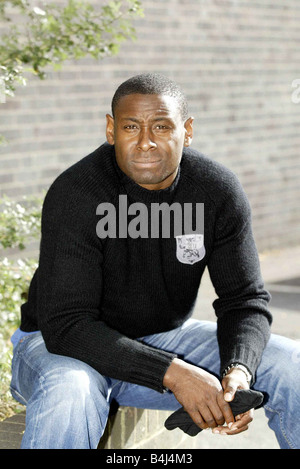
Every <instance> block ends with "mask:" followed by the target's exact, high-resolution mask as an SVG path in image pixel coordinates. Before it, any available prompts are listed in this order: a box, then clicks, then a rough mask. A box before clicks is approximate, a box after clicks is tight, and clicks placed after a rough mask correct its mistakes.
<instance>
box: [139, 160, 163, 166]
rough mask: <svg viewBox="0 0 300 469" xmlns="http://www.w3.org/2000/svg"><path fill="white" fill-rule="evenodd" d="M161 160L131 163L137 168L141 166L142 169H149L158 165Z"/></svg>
mask: <svg viewBox="0 0 300 469" xmlns="http://www.w3.org/2000/svg"><path fill="white" fill-rule="evenodd" d="M160 162H161V160H155V161H147V160H145V161H132V163H134V164H135V165H137V166H142V167H147V166H149V167H151V166H155V165H156V164H158V163H160Z"/></svg>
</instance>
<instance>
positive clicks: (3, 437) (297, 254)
mask: <svg viewBox="0 0 300 469" xmlns="http://www.w3.org/2000/svg"><path fill="white" fill-rule="evenodd" d="M260 257H261V269H262V273H263V277H264V280H265V283H266V287H267V288H268V290H269V291H270V292H271V294H272V302H271V305H270V308H271V312H272V314H273V318H274V323H273V332H274V333H277V334H281V335H285V336H287V337H290V338H293V339H295V340H300V246H299V247H293V248H289V249H285V250H280V251H273V252H270V253H267V254H264V255H261V256H260ZM214 297H215V295H214V291H213V288H212V286H211V284H210V281H209V278H208V276H207V275H205V277H204V279H203V283H202V286H201V289H200V295H199V300H198V302H197V307H196V311H195V316H196V317H199V318H202V319H208V320H214V313H213V310H212V306H211V303H212V301H213V299H214ZM24 428H25V412H24V413H22V414H19V415H15V416H13V417H11V418H9V419H7V420H5V421H3V422H0V449H18V448H19V447H20V442H21V438H22V433H23V431H24ZM197 438H198V437H197ZM198 441H199V449H201V448H203V449H210V448H213V449H278V448H279V446H278V444H277V441H276V439H275V437H274V434H273V432H272V431H271V430H270V429H269V427H268V425H267V420H266V418H265V416H264V412H263V410H262V409H260V410H258V411H255V418H254V421H253V422H252V424H251V426H250V429H249V430H248V431H247V432H245V433H243V434H240V435H236V436H234V437H228V436H221V435H212V434H211V432H209V431H206V432H202V433H201V437H199V439H198Z"/></svg>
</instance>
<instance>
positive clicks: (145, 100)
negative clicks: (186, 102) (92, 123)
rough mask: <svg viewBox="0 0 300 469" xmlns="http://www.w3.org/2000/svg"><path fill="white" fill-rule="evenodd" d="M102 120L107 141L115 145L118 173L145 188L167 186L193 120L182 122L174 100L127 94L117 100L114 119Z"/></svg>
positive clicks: (161, 96)
mask: <svg viewBox="0 0 300 469" xmlns="http://www.w3.org/2000/svg"><path fill="white" fill-rule="evenodd" d="M106 118H107V128H106V137H107V141H108V143H110V144H111V145H115V152H116V160H117V163H118V165H119V167H120V168H121V170H122V171H123V172H124V173H125V174H127V176H129V177H130V178H131V179H133V180H134V181H135V182H136V183H137V184H139V185H140V186H142V187H145V188H146V189H150V190H158V189H164V188H166V187H168V186H170V185H171V184H172V182H173V181H174V179H175V177H176V174H177V171H178V166H179V163H180V160H181V156H182V150H183V147H184V146H189V144H190V143H191V139H192V130H193V129H192V124H193V118H191V117H190V118H189V119H187V121H186V122H184V121H183V119H182V116H181V114H180V110H179V108H178V104H177V101H176V99H175V98H173V97H170V96H166V95H156V94H150V95H148V94H131V95H128V96H124V97H123V98H121V99H120V101H119V102H118V104H117V107H116V109H115V116H114V118H113V117H111V116H110V115H107V116H106Z"/></svg>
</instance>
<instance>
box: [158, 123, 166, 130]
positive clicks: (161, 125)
mask: <svg viewBox="0 0 300 469" xmlns="http://www.w3.org/2000/svg"><path fill="white" fill-rule="evenodd" d="M155 128H156V129H158V130H167V129H168V126H167V125H163V124H158V125H156V127H155Z"/></svg>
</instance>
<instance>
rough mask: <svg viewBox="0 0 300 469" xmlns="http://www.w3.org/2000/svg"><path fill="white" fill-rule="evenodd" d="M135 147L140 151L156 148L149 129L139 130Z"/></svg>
mask: <svg viewBox="0 0 300 469" xmlns="http://www.w3.org/2000/svg"><path fill="white" fill-rule="evenodd" d="M137 146H138V149H139V150H142V151H148V150H151V149H153V148H156V147H157V145H156V143H155V142H154V138H153V135H152V133H151V131H150V129H147V128H141V130H140V133H139V140H138V145H137Z"/></svg>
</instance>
